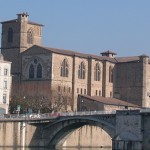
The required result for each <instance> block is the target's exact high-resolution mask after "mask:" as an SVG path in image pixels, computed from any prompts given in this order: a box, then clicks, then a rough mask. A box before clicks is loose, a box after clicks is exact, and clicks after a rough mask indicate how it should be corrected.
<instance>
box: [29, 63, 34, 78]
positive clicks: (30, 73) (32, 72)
mask: <svg viewBox="0 0 150 150" xmlns="http://www.w3.org/2000/svg"><path fill="white" fill-rule="evenodd" d="M33 78H34V66H33V64H31V65H30V68H29V79H33Z"/></svg>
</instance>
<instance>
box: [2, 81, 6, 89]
mask: <svg viewBox="0 0 150 150" xmlns="http://www.w3.org/2000/svg"><path fill="white" fill-rule="evenodd" d="M3 87H4V89H7V81H6V80H5V81H4V85H3Z"/></svg>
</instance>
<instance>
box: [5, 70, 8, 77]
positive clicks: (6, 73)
mask: <svg viewBox="0 0 150 150" xmlns="http://www.w3.org/2000/svg"><path fill="white" fill-rule="evenodd" d="M4 75H5V76H7V75H8V69H6V68H5V69H4Z"/></svg>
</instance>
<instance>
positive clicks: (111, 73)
mask: <svg viewBox="0 0 150 150" xmlns="http://www.w3.org/2000/svg"><path fill="white" fill-rule="evenodd" d="M109 82H111V83H112V82H113V68H112V67H111V66H110V67H109Z"/></svg>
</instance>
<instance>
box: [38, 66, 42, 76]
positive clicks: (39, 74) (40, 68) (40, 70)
mask: <svg viewBox="0 0 150 150" xmlns="http://www.w3.org/2000/svg"><path fill="white" fill-rule="evenodd" d="M37 78H42V66H41V64H38V66H37Z"/></svg>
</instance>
